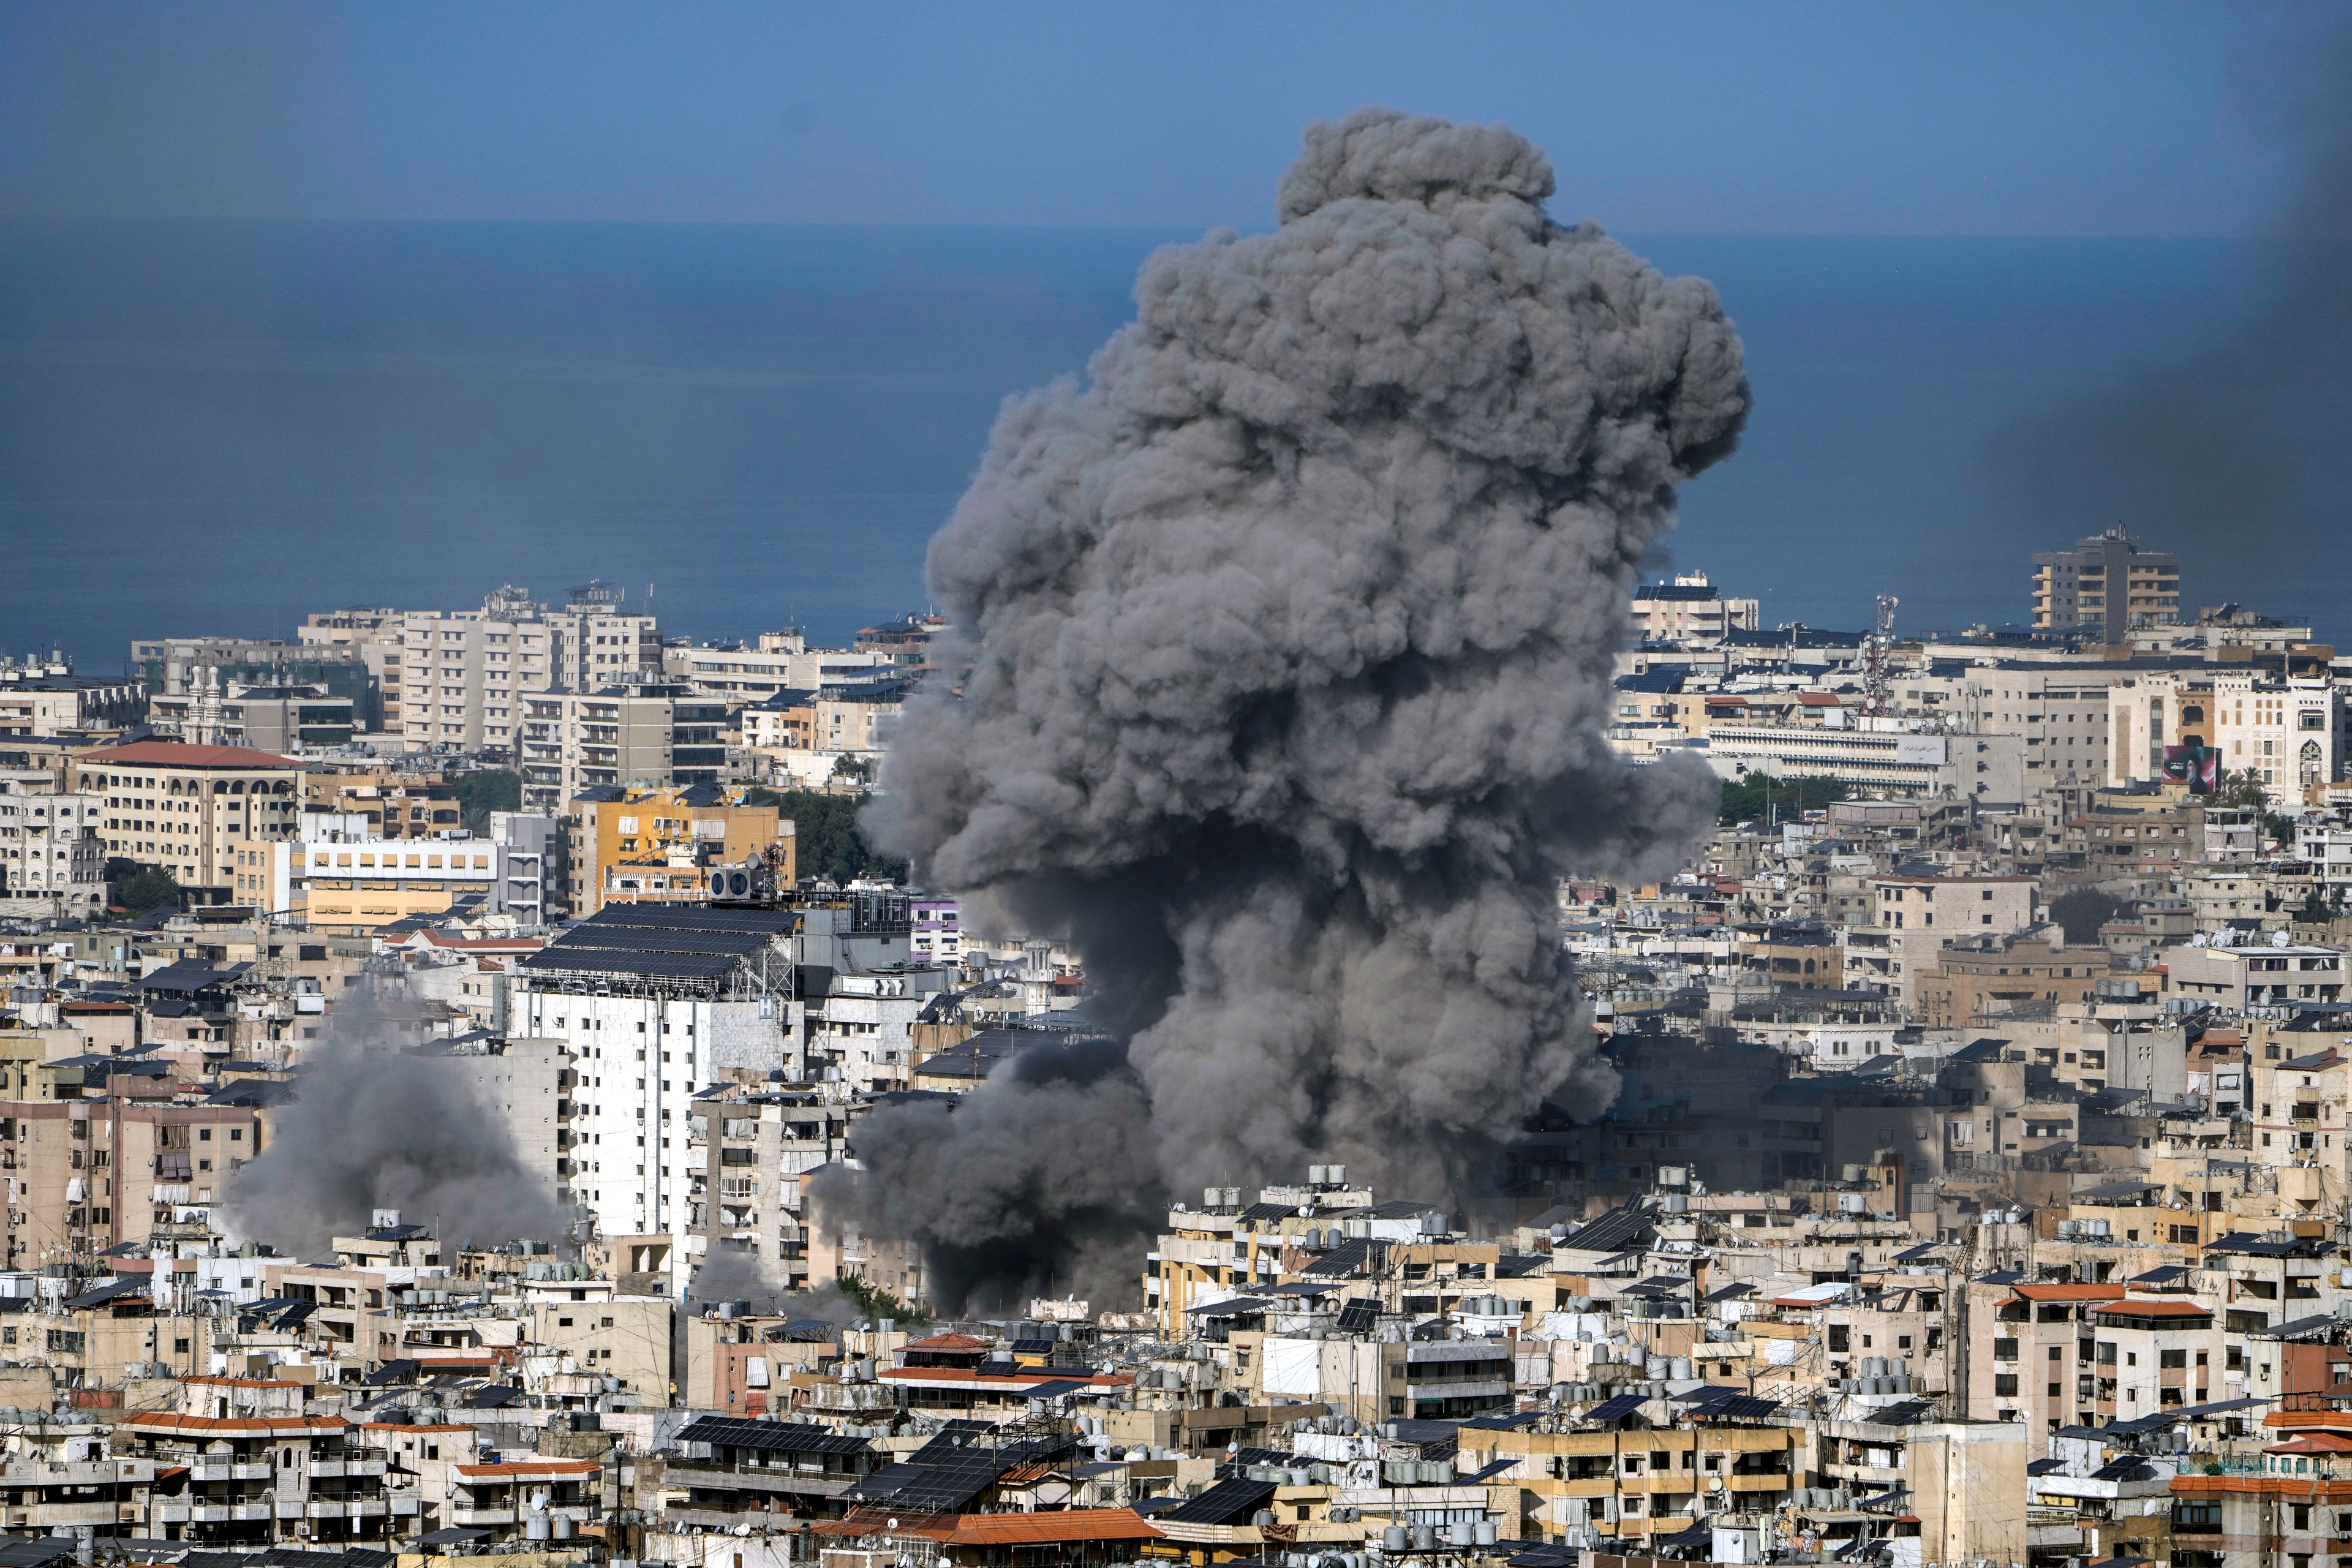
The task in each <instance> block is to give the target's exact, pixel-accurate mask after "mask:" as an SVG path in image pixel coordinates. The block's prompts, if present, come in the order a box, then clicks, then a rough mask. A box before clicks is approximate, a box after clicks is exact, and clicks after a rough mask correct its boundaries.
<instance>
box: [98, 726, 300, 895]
mask: <svg viewBox="0 0 2352 1568" xmlns="http://www.w3.org/2000/svg"><path fill="white" fill-rule="evenodd" d="M301 772H302V764H301V763H298V762H296V761H295V760H294V759H292V758H291V757H281V756H278V755H276V754H274V753H272V752H257V751H252V750H249V749H247V748H245V747H242V746H189V745H182V744H179V743H178V742H170V741H136V742H132V743H131V744H130V745H127V746H113V747H109V748H107V749H105V750H102V751H96V752H80V753H79V754H78V755H76V756H75V758H74V759H73V763H72V764H71V774H72V777H71V779H70V781H69V782H70V783H71V784H72V786H73V787H74V788H75V789H76V790H77V791H79V793H83V794H87V795H96V796H98V797H99V798H100V800H101V801H103V802H104V805H105V814H104V816H103V817H102V818H101V819H100V820H101V827H100V843H101V845H102V846H103V847H104V850H105V853H106V854H108V855H110V856H121V858H125V859H129V860H136V861H139V862H140V863H142V865H150V866H160V867H162V868H163V869H165V870H167V871H169V872H171V873H172V875H173V876H174V877H176V878H178V879H179V880H180V883H181V885H182V886H183V887H192V888H205V889H220V890H222V891H223V892H224V893H226V891H227V890H228V889H231V888H233V887H234V886H235V884H236V876H237V867H236V850H237V849H238V848H239V847H244V846H245V845H246V844H247V841H249V840H265V841H266V840H272V839H279V838H291V837H294V836H295V826H296V823H297V820H298V818H299V816H300V811H301V785H300V775H301Z"/></svg>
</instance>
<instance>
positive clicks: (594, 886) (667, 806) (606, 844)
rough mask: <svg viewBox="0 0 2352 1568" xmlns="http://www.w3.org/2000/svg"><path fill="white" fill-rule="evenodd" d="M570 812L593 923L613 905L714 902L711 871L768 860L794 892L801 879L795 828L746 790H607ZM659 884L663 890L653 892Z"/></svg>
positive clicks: (577, 892) (583, 907)
mask: <svg viewBox="0 0 2352 1568" xmlns="http://www.w3.org/2000/svg"><path fill="white" fill-rule="evenodd" d="M569 805H570V807H571V810H570V816H569V819H568V823H569V829H570V840H569V844H568V855H569V862H570V878H571V893H572V913H574V914H575V915H593V914H594V913H595V912H596V911H597V910H600V909H602V908H603V907H604V904H605V903H606V901H607V900H617V901H620V902H623V903H637V902H663V903H699V902H701V901H702V900H704V899H705V898H707V897H708V891H707V889H706V888H705V887H704V885H703V884H704V876H703V871H702V868H703V867H705V866H706V865H708V864H711V863H718V864H725V865H730V866H738V865H741V864H742V863H743V862H745V861H747V860H750V859H752V858H755V857H765V858H770V859H771V860H772V862H773V863H774V866H775V870H776V879H777V883H778V885H779V886H780V887H782V888H787V889H788V888H791V887H792V886H793V882H794V879H795V877H796V875H797V873H798V864H797V860H796V858H795V845H796V838H795V836H794V833H793V825H792V823H790V822H788V821H785V820H783V819H782V816H781V814H780V813H779V812H778V811H777V809H776V808H775V807H774V806H772V805H751V804H748V803H747V802H746V801H745V799H744V792H743V791H742V790H741V789H740V788H734V789H730V788H722V787H721V786H719V785H718V784H696V785H693V786H691V787H688V788H668V789H641V788H630V787H624V786H603V787H598V788H593V789H590V790H586V791H584V792H583V793H582V794H580V795H576V796H572V797H571V798H570V801H569ZM673 873H675V875H673ZM655 880H658V881H659V882H660V883H661V884H662V885H661V886H660V887H658V888H656V887H651V886H648V885H646V884H648V883H650V882H652V881H655Z"/></svg>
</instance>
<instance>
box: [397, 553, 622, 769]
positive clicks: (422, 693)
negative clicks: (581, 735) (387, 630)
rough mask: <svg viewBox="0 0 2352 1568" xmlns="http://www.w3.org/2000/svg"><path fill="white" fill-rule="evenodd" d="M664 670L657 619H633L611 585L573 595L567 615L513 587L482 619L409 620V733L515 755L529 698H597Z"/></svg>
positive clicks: (431, 615)
mask: <svg viewBox="0 0 2352 1568" xmlns="http://www.w3.org/2000/svg"><path fill="white" fill-rule="evenodd" d="M661 662H662V649H661V632H660V629H659V627H658V626H656V624H655V621H654V617H653V616H632V615H625V614H623V613H622V611H621V604H620V596H619V595H618V594H617V593H616V592H614V590H612V589H610V588H607V587H605V586H604V585H603V584H593V583H592V584H589V585H588V586H587V587H585V588H579V589H575V590H573V592H572V596H571V599H570V601H569V602H568V603H567V604H565V605H564V606H563V607H562V608H561V609H556V608H552V607H551V606H549V605H541V604H539V603H537V602H536V601H534V600H533V599H532V598H531V596H530V594H529V593H528V592H526V591H525V590H523V589H520V588H517V587H513V586H508V587H503V588H500V589H499V590H498V591H497V592H496V593H494V594H492V595H490V596H489V597H488V599H486V600H484V601H483V602H482V607H481V608H480V609H478V610H459V611H456V612H449V611H429V610H415V611H410V612H408V613H407V614H405V615H404V616H402V617H401V653H400V674H401V699H400V704H399V709H400V720H401V732H402V733H403V734H404V735H406V736H407V737H408V738H409V739H410V740H412V741H415V742H419V743H421V744H424V745H429V746H442V747H448V748H451V749H453V750H457V751H464V752H481V751H490V752H512V751H513V749H514V747H515V744H516V742H517V740H518V739H519V737H520V728H521V725H522V720H523V700H524V699H525V698H526V697H529V696H530V694H532V693H534V692H541V691H548V690H552V689H559V688H562V689H572V690H575V691H578V690H589V689H595V688H597V687H602V686H605V685H608V684H610V683H612V682H614V681H619V680H625V679H629V678H631V677H633V676H641V672H646V671H658V670H659V669H660V668H661Z"/></svg>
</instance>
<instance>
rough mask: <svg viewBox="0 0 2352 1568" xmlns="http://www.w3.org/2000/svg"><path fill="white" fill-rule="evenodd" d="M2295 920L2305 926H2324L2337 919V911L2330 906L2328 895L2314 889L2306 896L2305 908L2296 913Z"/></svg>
mask: <svg viewBox="0 0 2352 1568" xmlns="http://www.w3.org/2000/svg"><path fill="white" fill-rule="evenodd" d="M2294 918H2295V919H2296V920H2299V921H2302V922H2303V923H2304V924H2305V925H2315V926H2324V925H2326V923H2327V922H2328V921H2331V920H2334V919H2335V918H2336V910H2334V908H2332V907H2331V906H2330V905H2329V904H2328V901H2327V895H2326V894H2325V893H2323V892H2321V891H2320V890H2319V889H2317V888H2314V889H2311V891H2309V892H2307V893H2305V894H2304V896H2303V908H2301V909H2299V910H2295V911H2294Z"/></svg>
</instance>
